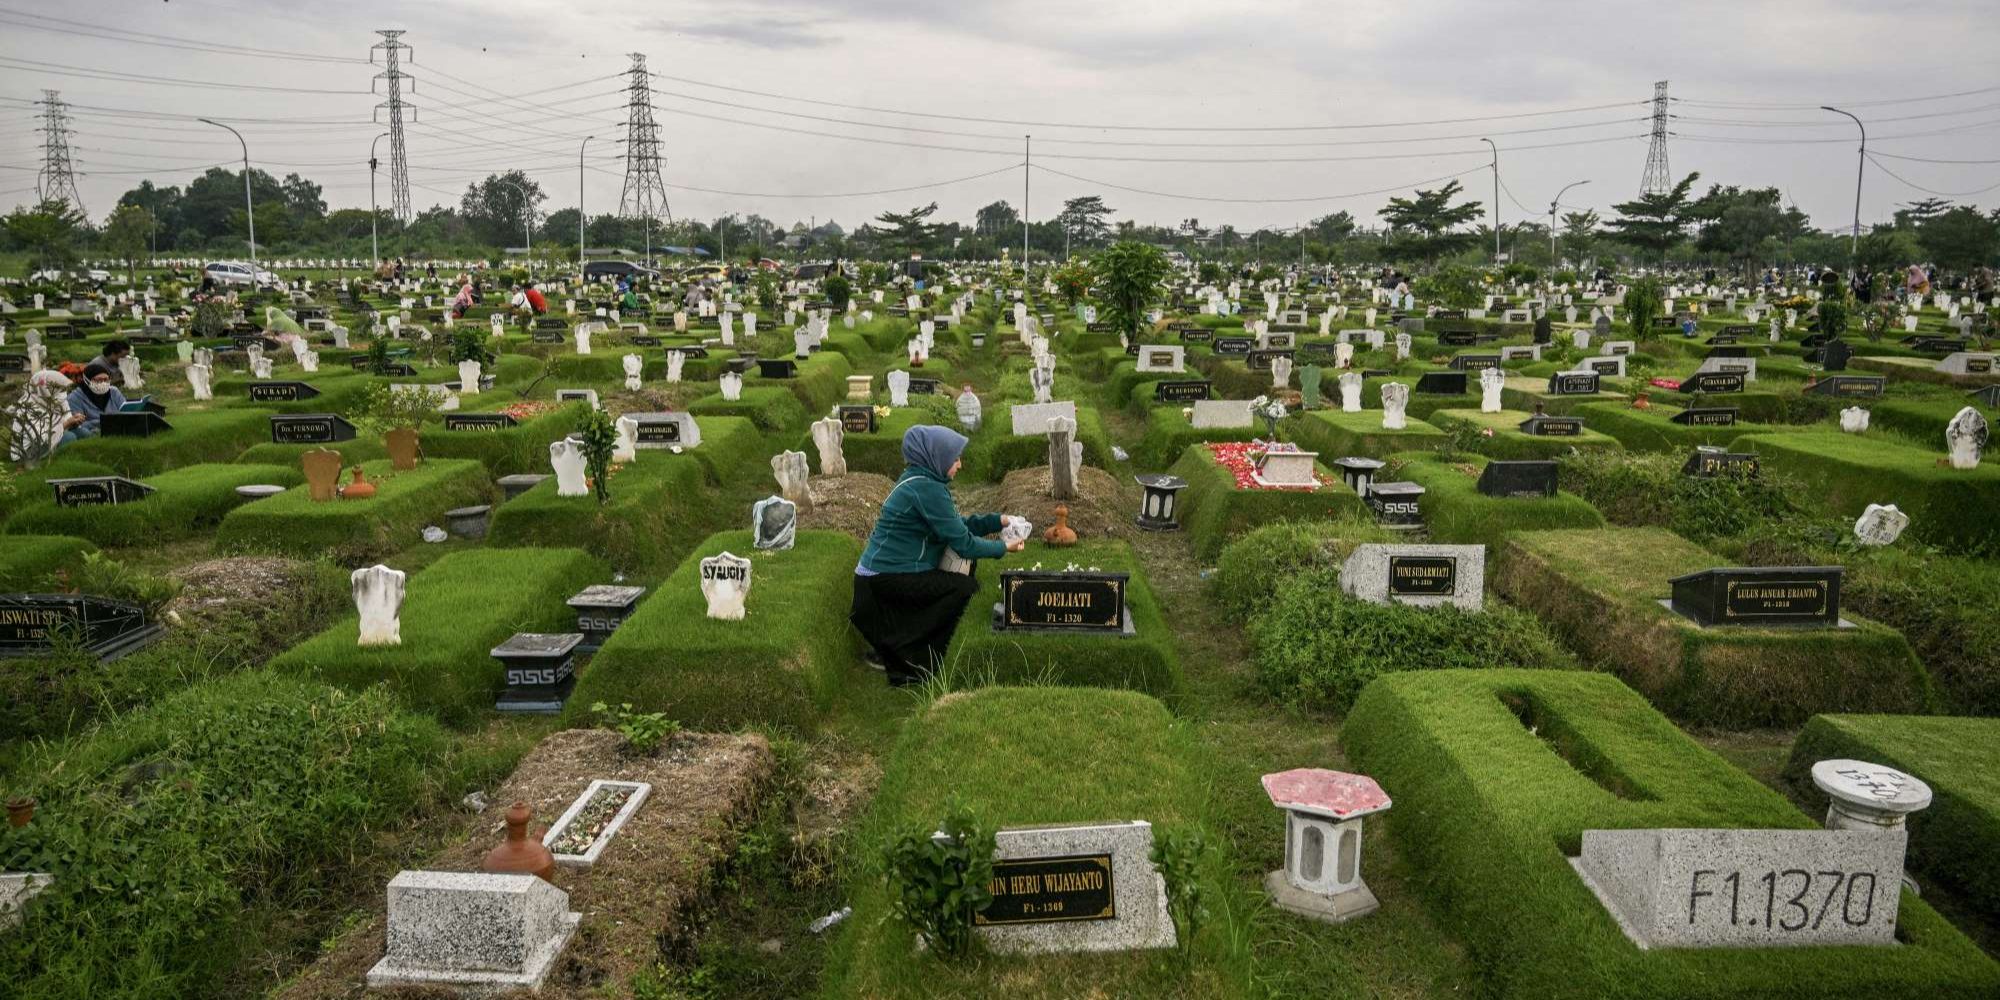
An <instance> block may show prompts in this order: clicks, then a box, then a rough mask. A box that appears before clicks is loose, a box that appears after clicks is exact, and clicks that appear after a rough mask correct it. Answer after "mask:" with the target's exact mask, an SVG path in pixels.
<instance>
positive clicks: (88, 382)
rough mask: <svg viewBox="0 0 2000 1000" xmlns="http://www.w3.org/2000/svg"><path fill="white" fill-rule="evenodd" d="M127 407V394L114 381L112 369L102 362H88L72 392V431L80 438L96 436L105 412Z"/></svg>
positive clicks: (70, 403) (70, 410)
mask: <svg viewBox="0 0 2000 1000" xmlns="http://www.w3.org/2000/svg"><path fill="white" fill-rule="evenodd" d="M124 406H125V394H124V393H122V392H119V391H118V387H117V386H114V385H112V384H111V372H110V371H109V370H107V369H106V368H105V367H104V366H103V365H100V364H95V363H93V364H89V365H85V366H84V368H83V380H82V381H81V382H79V383H78V384H77V387H76V388H74V389H71V390H70V391H69V414H70V423H69V429H70V432H71V433H73V434H75V435H76V436H77V437H78V438H89V437H96V436H97V432H98V426H99V422H100V421H102V420H103V419H104V414H105V413H107V412H113V413H115V412H117V411H118V410H120V409H123V408H124Z"/></svg>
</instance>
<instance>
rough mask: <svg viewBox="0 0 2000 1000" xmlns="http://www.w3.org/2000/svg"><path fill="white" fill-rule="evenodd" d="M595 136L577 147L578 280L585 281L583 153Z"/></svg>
mask: <svg viewBox="0 0 2000 1000" xmlns="http://www.w3.org/2000/svg"><path fill="white" fill-rule="evenodd" d="M595 138H597V137H596V136H594V135H586V136H584V137H583V144H582V145H580V146H578V147H576V280H577V281H578V282H579V283H581V282H582V281H583V151H584V150H586V149H588V148H590V140H592V139H595Z"/></svg>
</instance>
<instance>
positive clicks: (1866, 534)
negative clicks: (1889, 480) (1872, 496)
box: [1854, 503, 1910, 546]
mask: <svg viewBox="0 0 2000 1000" xmlns="http://www.w3.org/2000/svg"><path fill="white" fill-rule="evenodd" d="M1909 526H1910V515H1908V514H1905V513H1903V512H1902V511H1901V510H1898V509H1897V508H1896V505H1895V504H1888V505H1886V506H1884V505H1883V504H1879V503H1871V504H1869V505H1868V509H1866V510H1864V511H1862V512H1861V517H1860V518H1858V519H1857V520H1856V521H1855V522H1854V540H1855V541H1857V542H1860V543H1861V544H1863V545H1870V546H1876V545H1893V544H1895V542H1896V539H1897V538H1898V537H1899V536H1901V535H1902V533H1903V529H1904V528H1907V527H1909Z"/></svg>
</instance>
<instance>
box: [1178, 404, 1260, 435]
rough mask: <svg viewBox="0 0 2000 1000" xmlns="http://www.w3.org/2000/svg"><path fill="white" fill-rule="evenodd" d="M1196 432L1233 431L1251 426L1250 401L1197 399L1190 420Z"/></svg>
mask: <svg viewBox="0 0 2000 1000" xmlns="http://www.w3.org/2000/svg"><path fill="white" fill-rule="evenodd" d="M1191 422H1192V424H1193V426H1194V428H1195V429H1196V430H1209V429H1214V430H1234V429H1236V428H1239V427H1249V426H1251V416H1250V400H1247V399H1197V400H1195V401H1194V415H1193V417H1192V420H1191Z"/></svg>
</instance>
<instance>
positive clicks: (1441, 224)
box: [1376, 181, 1481, 264]
mask: <svg viewBox="0 0 2000 1000" xmlns="http://www.w3.org/2000/svg"><path fill="white" fill-rule="evenodd" d="M1461 190H1462V188H1461V187H1460V185H1459V183H1458V182H1457V181H1452V182H1451V183H1449V184H1446V185H1445V186H1444V187H1441V188H1437V189H1435V190H1431V191H1425V190H1422V189H1418V191H1417V193H1416V197H1414V198H1391V199H1389V204H1388V205H1387V206H1386V207H1384V208H1383V209H1382V210H1381V211H1380V212H1378V213H1376V214H1378V215H1380V216H1381V217H1382V218H1383V219H1384V220H1385V221H1387V222H1388V223H1389V226H1390V229H1391V242H1390V244H1389V245H1388V246H1387V247H1386V248H1385V249H1386V250H1387V252H1388V253H1389V254H1390V255H1391V256H1392V257H1394V258H1397V259H1401V260H1416V261H1422V262H1424V263H1425V264H1430V263H1433V262H1435V261H1436V260H1437V259H1438V258H1439V257H1443V256H1446V255H1448V254H1454V253H1457V252H1458V251H1460V250H1463V249H1465V248H1467V247H1469V246H1471V245H1472V243H1473V241H1474V240H1477V239H1478V238H1479V236H1478V234H1477V233H1461V232H1453V231H1452V230H1454V229H1456V228H1457V227H1459V226H1462V225H1464V224H1466V223H1468V222H1471V221H1472V220H1474V219H1476V218H1478V217H1479V210H1480V208H1481V205H1480V203H1479V202H1476V201H1468V202H1466V203H1465V204H1463V205H1457V206H1454V205H1452V204H1451V200H1452V199H1453V198H1456V197H1458V195H1459V193H1460V191H1461Z"/></svg>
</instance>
